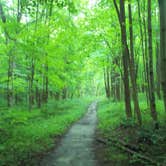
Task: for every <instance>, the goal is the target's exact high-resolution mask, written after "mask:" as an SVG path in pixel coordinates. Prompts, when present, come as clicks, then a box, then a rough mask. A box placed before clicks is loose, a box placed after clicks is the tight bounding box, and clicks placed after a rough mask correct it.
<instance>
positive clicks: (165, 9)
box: [159, 0, 166, 111]
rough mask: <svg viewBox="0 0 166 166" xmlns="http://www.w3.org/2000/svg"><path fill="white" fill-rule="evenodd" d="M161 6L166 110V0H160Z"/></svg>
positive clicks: (162, 76) (163, 84) (163, 81)
mask: <svg viewBox="0 0 166 166" xmlns="http://www.w3.org/2000/svg"><path fill="white" fill-rule="evenodd" d="M159 7H160V60H161V69H160V70H161V84H162V90H163V98H164V105H165V111H166V1H165V0H159Z"/></svg>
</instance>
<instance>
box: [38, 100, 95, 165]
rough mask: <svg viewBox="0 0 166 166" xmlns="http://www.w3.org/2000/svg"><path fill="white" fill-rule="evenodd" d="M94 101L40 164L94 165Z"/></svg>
mask: <svg viewBox="0 0 166 166" xmlns="http://www.w3.org/2000/svg"><path fill="white" fill-rule="evenodd" d="M96 105H97V103H96V102H93V103H92V104H91V105H90V106H89V108H88V111H87V113H86V115H85V116H84V117H83V118H82V119H81V120H79V121H78V122H77V123H75V124H74V125H73V126H72V127H71V128H70V130H69V131H68V133H67V134H66V135H65V136H64V137H63V138H62V140H61V142H60V143H59V145H58V147H57V148H56V149H55V150H54V151H52V152H50V153H49V154H48V155H47V156H46V157H45V158H44V159H43V160H42V161H41V164H40V165H41V166H96V165H97V162H96V161H95V155H94V151H93V143H94V139H95V138H94V136H95V128H96V124H97V116H96Z"/></svg>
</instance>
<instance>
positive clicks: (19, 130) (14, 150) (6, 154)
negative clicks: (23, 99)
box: [0, 99, 91, 166]
mask: <svg viewBox="0 0 166 166" xmlns="http://www.w3.org/2000/svg"><path fill="white" fill-rule="evenodd" d="M90 100H91V99H75V100H64V101H59V102H55V101H50V102H49V103H48V105H47V106H45V107H44V108H42V109H41V110H38V109H34V110H32V111H31V112H28V111H27V110H25V109H23V108H22V109H21V108H20V107H18V108H17V107H15V108H13V109H10V110H8V111H7V112H4V111H1V112H0V114H1V115H0V165H7V166H19V165H26V164H27V163H28V164H27V165H33V164H34V165H35V156H37V155H39V154H41V153H43V152H46V151H48V150H49V149H51V148H52V147H54V146H55V141H56V137H57V136H59V135H62V134H63V133H64V132H65V131H66V130H67V128H68V127H69V126H70V125H71V124H72V123H73V122H74V121H76V120H78V119H79V118H80V117H81V116H82V115H83V114H84V113H85V111H86V109H87V106H88V104H89V103H90ZM46 108H47V111H46ZM33 162H34V163H33Z"/></svg>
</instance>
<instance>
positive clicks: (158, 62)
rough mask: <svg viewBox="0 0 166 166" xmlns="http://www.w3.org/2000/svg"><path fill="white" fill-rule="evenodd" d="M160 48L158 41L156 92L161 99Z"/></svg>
mask: <svg viewBox="0 0 166 166" xmlns="http://www.w3.org/2000/svg"><path fill="white" fill-rule="evenodd" d="M159 54H160V49H159V42H158V41H157V42H156V82H157V84H156V85H157V87H156V92H157V96H158V99H159V100H161V79H160V74H159V73H160V56H159Z"/></svg>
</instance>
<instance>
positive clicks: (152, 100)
mask: <svg viewBox="0 0 166 166" xmlns="http://www.w3.org/2000/svg"><path fill="white" fill-rule="evenodd" d="M148 44H149V78H150V83H149V85H150V89H149V97H150V110H151V116H152V118H153V121H154V123H155V128H156V129H157V128H158V118H157V112H156V102H155V88H154V73H153V48H152V23H151V0H148Z"/></svg>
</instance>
